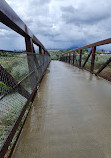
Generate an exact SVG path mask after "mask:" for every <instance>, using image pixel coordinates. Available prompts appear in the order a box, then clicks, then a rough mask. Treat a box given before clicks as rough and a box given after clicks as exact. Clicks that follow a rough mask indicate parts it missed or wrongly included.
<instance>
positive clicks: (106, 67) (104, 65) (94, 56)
mask: <svg viewBox="0 0 111 158" xmlns="http://www.w3.org/2000/svg"><path fill="white" fill-rule="evenodd" d="M110 43H111V38H109V39H106V40H103V41H99V42H96V43H93V44H89V45H86V46H83V47H80V48H77V49H74V50H71V51H68V52H66V53H64V54H62V55H61V56H60V60H61V61H64V62H68V63H70V64H72V65H74V66H76V67H78V68H80V69H85V70H88V71H90V73H92V74H95V75H96V76H100V77H103V78H104V79H106V80H108V81H111V54H110V53H109V54H108V53H107V54H105V53H100V54H99V52H97V51H96V49H97V46H101V45H105V44H110ZM85 49H88V51H87V52H85V53H84V51H85ZM89 49H90V50H89Z"/></svg>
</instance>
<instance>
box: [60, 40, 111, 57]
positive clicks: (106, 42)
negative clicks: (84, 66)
mask: <svg viewBox="0 0 111 158" xmlns="http://www.w3.org/2000/svg"><path fill="white" fill-rule="evenodd" d="M110 43H111V38H107V39H105V40H102V41H98V42H95V43H91V44H88V45H86V46H82V47H79V48H76V49H73V50H70V51H68V52H66V53H63V54H62V55H65V54H68V53H71V52H75V51H78V50H82V49H86V48H91V47H96V46H101V45H105V44H110Z"/></svg>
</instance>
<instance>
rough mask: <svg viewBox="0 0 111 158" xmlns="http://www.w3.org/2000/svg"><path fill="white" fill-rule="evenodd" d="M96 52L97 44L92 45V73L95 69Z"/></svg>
mask: <svg viewBox="0 0 111 158" xmlns="http://www.w3.org/2000/svg"><path fill="white" fill-rule="evenodd" d="M95 53H96V46H95V47H92V59H91V68H90V72H91V73H93V71H94V62H95Z"/></svg>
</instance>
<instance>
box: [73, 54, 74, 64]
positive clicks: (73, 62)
mask: <svg viewBox="0 0 111 158" xmlns="http://www.w3.org/2000/svg"><path fill="white" fill-rule="evenodd" d="M73 65H74V53H73Z"/></svg>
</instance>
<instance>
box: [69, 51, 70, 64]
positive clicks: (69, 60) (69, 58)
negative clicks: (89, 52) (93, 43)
mask: <svg viewBox="0 0 111 158" xmlns="http://www.w3.org/2000/svg"><path fill="white" fill-rule="evenodd" d="M69 64H70V53H69Z"/></svg>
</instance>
